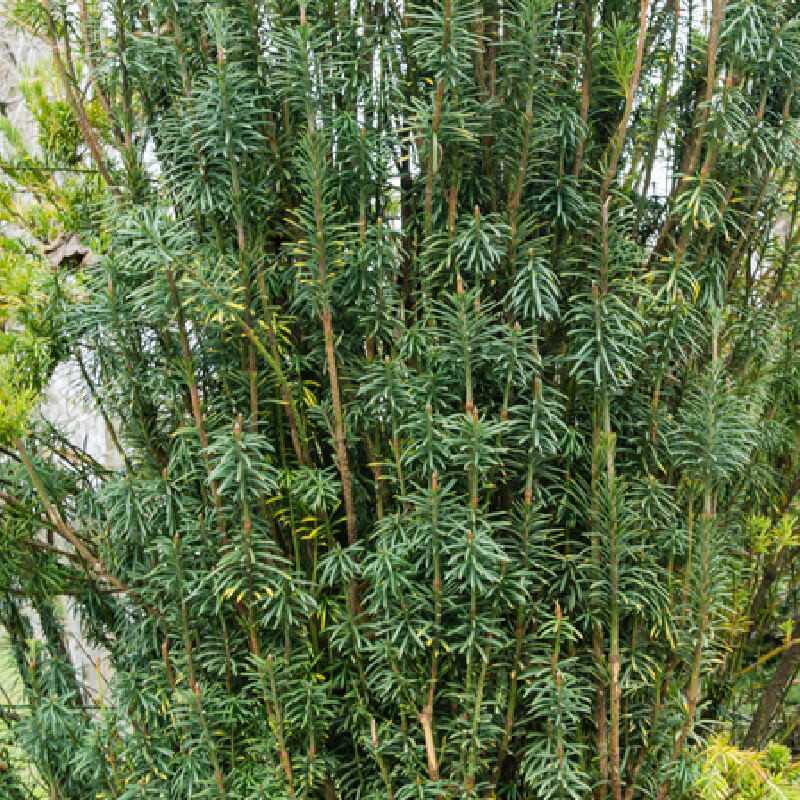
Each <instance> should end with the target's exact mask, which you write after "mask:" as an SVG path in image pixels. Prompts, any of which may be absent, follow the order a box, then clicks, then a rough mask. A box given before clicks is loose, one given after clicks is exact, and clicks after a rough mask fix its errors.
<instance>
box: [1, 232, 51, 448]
mask: <svg viewBox="0 0 800 800" xmlns="http://www.w3.org/2000/svg"><path fill="white" fill-rule="evenodd" d="M44 280H45V273H44V271H43V268H42V266H41V264H40V263H39V262H38V260H36V259H33V258H30V257H29V256H27V255H26V254H25V253H24V251H23V249H22V247H21V245H20V244H19V243H18V242H15V241H13V240H10V239H0V442H7V441H9V440H10V439H13V438H14V437H15V436H19V435H20V434H21V432H22V430H23V429H24V426H25V421H26V419H27V418H28V416H29V414H30V412H31V409H32V407H33V404H34V403H35V400H36V397H37V395H38V392H39V390H40V389H41V386H42V382H43V380H44V378H45V376H46V374H47V372H48V367H49V360H50V355H49V352H50V348H49V341H48V338H47V337H46V336H44V335H42V334H41V333H40V332H38V331H39V328H40V319H39V317H40V314H41V310H42V307H43V296H42V292H41V287H42V285H43V282H44Z"/></svg>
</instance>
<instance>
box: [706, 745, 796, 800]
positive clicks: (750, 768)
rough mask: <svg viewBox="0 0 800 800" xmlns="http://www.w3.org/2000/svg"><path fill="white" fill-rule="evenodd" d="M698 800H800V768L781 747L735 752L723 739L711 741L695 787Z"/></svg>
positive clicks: (783, 747) (786, 750) (787, 751)
mask: <svg viewBox="0 0 800 800" xmlns="http://www.w3.org/2000/svg"><path fill="white" fill-rule="evenodd" d="M696 797H697V798H698V800H800V766H798V765H796V764H793V763H792V761H791V751H790V750H789V748H788V747H785V746H784V745H781V744H774V743H773V744H770V745H768V746H767V747H766V748H765V749H764V750H761V751H754V750H739V749H738V748H736V747H734V746H733V745H732V744H731V743H730V741H729V739H728V738H727V737H725V736H716V737H714V738H712V739H711V740H710V741H709V743H708V746H707V748H706V750H705V753H704V754H703V760H702V765H701V772H700V777H699V779H698V781H697V785H696Z"/></svg>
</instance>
